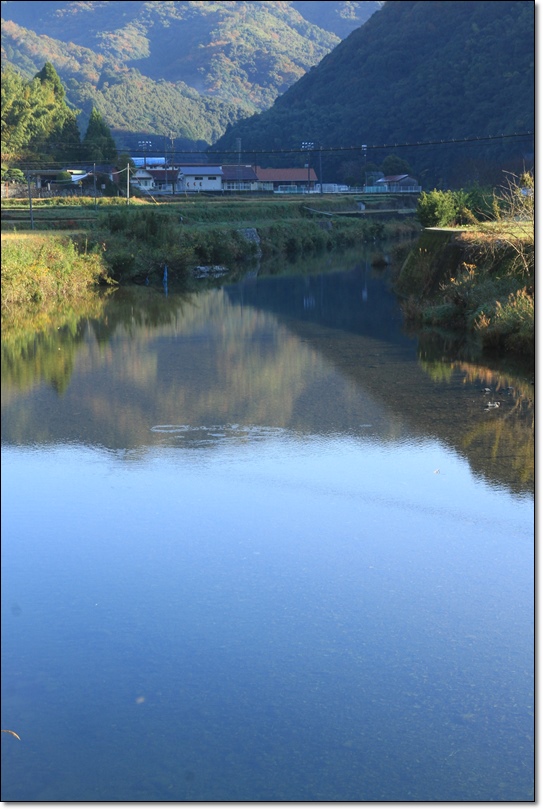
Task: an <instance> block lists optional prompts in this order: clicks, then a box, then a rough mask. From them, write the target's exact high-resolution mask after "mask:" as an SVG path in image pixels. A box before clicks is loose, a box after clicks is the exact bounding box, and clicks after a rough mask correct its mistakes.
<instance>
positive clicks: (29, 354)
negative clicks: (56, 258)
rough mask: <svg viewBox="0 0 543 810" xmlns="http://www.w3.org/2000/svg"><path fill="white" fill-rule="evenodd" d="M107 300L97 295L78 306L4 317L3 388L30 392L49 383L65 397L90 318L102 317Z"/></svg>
mask: <svg viewBox="0 0 543 810" xmlns="http://www.w3.org/2000/svg"><path fill="white" fill-rule="evenodd" d="M104 303H105V298H104V297H101V296H98V295H97V294H96V293H89V294H88V295H86V296H83V297H82V298H81V299H80V300H79V301H78V302H77V303H76V304H72V303H70V304H68V305H65V306H62V305H59V304H58V303H55V304H54V305H53V306H50V307H46V306H41V307H40V308H39V309H28V310H23V309H19V310H18V311H17V312H16V313H15V314H11V313H10V314H8V315H4V316H3V317H2V354H1V357H2V388H3V391H4V392H5V393H7V395H8V396H9V393H8V392H9V391H10V390H12V389H17V390H20V391H21V390H22V391H25V390H28V389H31V388H33V387H34V386H36V385H38V384H39V383H40V382H43V381H44V382H48V383H49V384H50V385H51V386H52V387H53V388H54V390H55V391H57V393H60V394H61V393H63V392H64V391H65V390H66V388H67V386H68V384H69V381H70V378H71V375H72V372H73V368H74V358H75V353H76V349H77V346H78V345H80V344H81V341H82V340H83V335H84V323H85V322H86V319H87V318H90V317H99V316H100V314H101V312H102V311H103V306H104Z"/></svg>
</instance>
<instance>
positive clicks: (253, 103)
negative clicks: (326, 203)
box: [2, 0, 383, 146]
mask: <svg viewBox="0 0 543 810" xmlns="http://www.w3.org/2000/svg"><path fill="white" fill-rule="evenodd" d="M382 5H383V3H382V2H374V1H371V2H370V1H369V0H367V1H365V2H328V0H319V2H309V0H300V1H299V2H239V3H238V2H236V3H232V2H211V1H210V0H205V1H202V2H126V0H125V1H123V2H118V1H117V0H106V2H104V1H100V2H50V1H49V0H40V2H33V1H32V0H28V2H26V1H24V0H23V1H21V0H17V1H16V2H13V1H12V0H3V1H2V60H3V62H4V63H6V64H12V65H13V66H15V67H16V68H17V69H18V70H20V71H21V72H22V73H23V74H24V75H26V76H28V77H30V76H32V75H34V74H35V73H36V72H37V71H38V70H40V69H41V67H42V66H43V64H44V63H45V62H46V61H49V62H51V63H52V64H53V66H54V67H55V69H56V70H57V72H58V73H59V75H60V77H61V79H62V81H63V82H64V83H65V85H66V89H67V97H68V99H69V101H70V102H71V103H72V104H74V105H75V106H76V107H78V108H80V109H82V110H83V115H82V117H81V127H82V128H84V127H85V125H86V120H87V119H88V115H89V114H90V110H91V108H92V106H96V107H97V108H98V109H99V110H100V112H101V113H102V115H103V116H104V118H105V120H106V121H107V123H108V124H109V125H110V126H111V127H112V129H113V130H114V131H115V132H116V134H117V139H119V135H120V134H121V133H133V134H134V133H135V134H136V135H137V134H138V133H149V134H150V133H153V132H156V133H160V134H161V135H170V134H171V133H172V132H173V134H174V136H175V138H176V139H181V140H185V141H187V142H188V141H193V142H194V143H195V144H198V145H200V146H202V145H206V144H210V143H213V141H214V140H216V139H217V138H218V137H219V136H220V135H221V134H222V133H223V132H224V130H225V128H226V126H227V125H228V124H229V123H233V122H235V121H236V120H239V119H240V118H242V117H247V116H248V115H251V114H252V113H254V112H260V111H262V110H265V109H267V108H269V107H270V106H271V104H272V103H273V102H274V100H275V99H276V98H277V97H278V96H279V95H280V94H281V93H282V92H284V91H285V90H286V89H288V87H290V86H291V85H292V84H293V83H294V82H296V81H297V80H298V79H299V78H300V77H301V76H302V75H304V73H305V72H306V71H307V70H309V69H310V68H311V67H313V66H314V65H316V64H318V62H319V61H320V60H321V59H322V58H323V57H324V56H325V55H326V54H327V53H329V52H330V51H331V50H332V49H333V48H334V47H335V46H336V45H337V44H338V43H339V42H340V38H341V36H346V35H347V34H348V33H349V32H350V31H352V30H353V29H354V28H356V27H357V26H359V25H361V24H362V23H363V22H364V21H365V20H366V19H368V18H369V17H370V16H371V15H372V14H373V13H374V12H375V11H377V10H379V9H380V7H381V6H382Z"/></svg>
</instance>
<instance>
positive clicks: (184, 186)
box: [177, 164, 223, 192]
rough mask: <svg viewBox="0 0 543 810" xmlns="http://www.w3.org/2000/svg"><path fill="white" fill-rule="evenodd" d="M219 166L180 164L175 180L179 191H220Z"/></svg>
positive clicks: (220, 174) (220, 176)
mask: <svg viewBox="0 0 543 810" xmlns="http://www.w3.org/2000/svg"><path fill="white" fill-rule="evenodd" d="M222 174H223V172H222V168H221V166H207V165H205V164H201V165H200V166H180V167H179V175H178V180H177V189H178V190H179V191H183V192H184V191H187V192H200V191H222Z"/></svg>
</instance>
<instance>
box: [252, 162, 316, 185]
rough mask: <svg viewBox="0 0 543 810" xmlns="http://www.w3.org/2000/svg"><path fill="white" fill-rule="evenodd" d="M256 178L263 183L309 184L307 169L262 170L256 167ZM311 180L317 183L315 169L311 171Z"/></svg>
mask: <svg viewBox="0 0 543 810" xmlns="http://www.w3.org/2000/svg"><path fill="white" fill-rule="evenodd" d="M255 172H256V176H257V177H258V179H259V180H260V182H261V183H307V169H306V168H301V169H262V168H261V167H260V166H255ZM309 180H310V182H312V183H315V182H316V181H317V175H316V174H315V171H314V170H313V169H310V170H309Z"/></svg>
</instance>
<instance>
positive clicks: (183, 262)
mask: <svg viewBox="0 0 543 810" xmlns="http://www.w3.org/2000/svg"><path fill="white" fill-rule="evenodd" d="M85 205H86V207H87V208H89V207H90V208H91V210H92V201H88V202H87V203H85V204H82V206H81V207H80V209H79V210H82V209H84V208H85ZM316 205H317V206H318V203H317V204H316ZM320 206H321V208H322V211H320V210H319V209H318V207H317V209H316V210H313V211H311V212H308V211H307V209H306V208H305V206H304V205H303V203H300V201H293V200H280V201H275V200H271V201H270V200H267V199H264V200H248V201H245V200H214V199H211V200H207V199H197V200H194V199H187V200H184V201H183V202H180V203H179V204H175V205H174V204H168V205H158V206H153V205H150V204H137V205H131V206H120V205H112V206H109V207H106V206H102V207H101V208H100V209H99V210H98V211H96V212H94V214H93V216H94V220H93V222H92V224H91V225H90V226H89V227H86V228H81V227H77V226H79V225H81V224H82V223H81V222H80V221H79V220H80V219H81V217H80V216H79V217H77V216H76V214H74V211H72V210H69V209H68V208H66V207H65V208H63V209H62V210H60V209H57V211H56V217H57V219H56V220H55V219H53V217H52V215H51V213H50V206H44V209H42V210H41V211H39V212H38V211H37V210H35V211H34V215H35V225H36V224H37V225H38V227H43V228H44V230H42V231H41V232H40V233H38V232H36V231H30V232H28V231H27V232H25V233H17V232H13V231H10V232H9V233H8V232H5V233H3V234H2V247H3V250H2V306H4V304H6V305H8V306H12V305H15V304H17V303H20V304H24V303H32V302H34V303H40V302H43V300H44V299H45V298H51V297H53V298H54V296H55V295H57V296H58V298H59V299H60V298H64V297H66V296H67V295H70V294H73V295H77V293H78V291H79V290H80V289H81V287H85V288H89V287H93V286H96V285H97V284H104V283H107V282H113V283H117V284H130V283H150V284H152V283H153V282H155V283H160V282H161V281H162V277H163V273H164V267H165V266H167V268H168V278H169V281H170V282H177V283H180V284H185V285H186V284H189V283H190V282H191V279H192V275H193V271H194V268H196V267H199V266H202V265H206V266H210V265H221V266H225V267H226V268H227V269H228V271H229V272H235V270H236V269H237V268H239V267H242V266H246V265H247V264H248V263H250V262H253V261H256V260H259V259H264V260H265V259H270V258H273V257H278V258H281V257H284V258H288V259H295V258H298V257H304V256H310V255H316V254H319V253H321V252H324V251H333V250H345V249H348V248H350V247H354V246H356V245H359V244H363V243H368V242H373V241H377V240H380V239H386V238H401V237H402V236H403V237H405V238H414V237H415V236H416V235H417V234H418V232H419V231H420V226H419V225H418V223H417V222H416V220H415V219H414V217H413V218H405V217H403V218H402V219H400V218H398V220H387V221H381V220H380V219H378V218H375V217H371V218H365V217H357V218H350V217H345V216H341V214H343V213H345V212H346V211H347V210H349V209H352V207H353V201H352V200H343V199H338V200H334V201H333V202H330V201H328V200H326V201H322V202H320ZM325 209H326V210H325ZM330 209H332V210H330ZM336 213H337V216H335V214H336ZM89 215H90V214H89ZM40 223H41V225H40ZM59 223H60V224H61V225H62V224H64V223H65V226H66V228H68V229H69V228H73V230H65V231H64V232H63V233H59V232H58V230H55V231H53V230H48V228H52V226H53V225H55V228H57V227H58V226H59ZM11 224H12V223H10V225H11ZM4 246H5V248H6V249H5V250H4ZM70 267H72V270H70ZM70 284H71V285H72V289H71V290H70Z"/></svg>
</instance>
